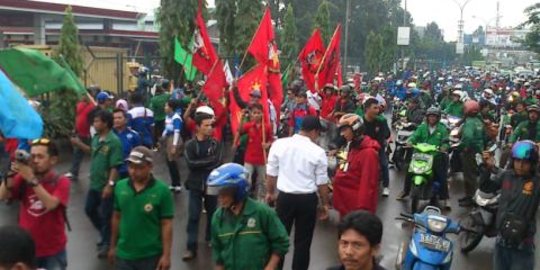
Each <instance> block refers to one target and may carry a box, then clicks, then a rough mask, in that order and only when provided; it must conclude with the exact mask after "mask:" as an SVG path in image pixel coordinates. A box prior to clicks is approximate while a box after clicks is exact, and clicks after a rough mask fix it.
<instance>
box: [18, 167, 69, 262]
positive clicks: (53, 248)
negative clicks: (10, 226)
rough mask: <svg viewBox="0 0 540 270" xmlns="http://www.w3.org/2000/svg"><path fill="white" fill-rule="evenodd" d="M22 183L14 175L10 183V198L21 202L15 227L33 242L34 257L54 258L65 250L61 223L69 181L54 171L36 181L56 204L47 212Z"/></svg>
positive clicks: (67, 198) (67, 197)
mask: <svg viewBox="0 0 540 270" xmlns="http://www.w3.org/2000/svg"><path fill="white" fill-rule="evenodd" d="M23 183H25V180H24V179H23V178H22V177H21V176H20V175H16V176H15V178H14V181H13V188H12V195H13V198H14V199H17V200H19V201H20V202H21V204H20V208H19V225H20V226H21V227H22V228H23V229H25V230H27V231H28V232H29V233H30V235H31V236H32V239H34V242H35V243H36V256H37V257H45V256H52V255H56V254H58V253H59V252H61V251H63V250H65V249H66V244H67V236H66V230H65V228H66V225H65V220H64V213H63V211H64V208H66V206H67V205H68V201H69V187H70V184H71V183H70V181H69V179H67V178H66V177H64V176H60V177H58V176H57V175H56V174H55V173H54V172H50V173H48V174H47V175H46V176H45V177H44V179H41V180H40V183H41V185H42V186H43V187H44V188H45V189H46V190H47V191H48V192H49V193H50V194H51V195H52V196H54V197H56V198H58V199H59V200H60V205H59V206H58V207H57V208H56V209H54V210H52V211H50V212H47V209H46V208H45V206H44V205H43V203H42V202H41V201H40V200H39V199H38V197H37V196H36V194H35V193H34V189H33V188H32V187H31V186H30V185H28V184H26V186H25V187H22V186H21V185H22V184H23ZM23 189H24V194H21V192H22V191H23Z"/></svg>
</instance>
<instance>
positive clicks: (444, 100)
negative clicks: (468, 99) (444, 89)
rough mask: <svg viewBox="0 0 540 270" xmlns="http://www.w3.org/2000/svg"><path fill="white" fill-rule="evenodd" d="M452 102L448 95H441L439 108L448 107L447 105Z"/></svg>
mask: <svg viewBox="0 0 540 270" xmlns="http://www.w3.org/2000/svg"><path fill="white" fill-rule="evenodd" d="M451 102H452V99H451V98H449V97H443V99H442V100H441V105H440V107H441V110H443V111H444V110H446V108H448V105H450V103H451Z"/></svg>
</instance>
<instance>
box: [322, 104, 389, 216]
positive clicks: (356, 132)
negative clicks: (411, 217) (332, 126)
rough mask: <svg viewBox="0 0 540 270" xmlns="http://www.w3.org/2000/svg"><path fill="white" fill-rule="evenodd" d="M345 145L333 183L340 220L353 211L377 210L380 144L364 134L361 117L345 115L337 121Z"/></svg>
mask: <svg viewBox="0 0 540 270" xmlns="http://www.w3.org/2000/svg"><path fill="white" fill-rule="evenodd" d="M338 126H339V133H340V136H341V141H342V143H340V144H342V145H341V146H340V150H339V152H338V153H337V159H338V167H337V171H336V174H335V176H334V181H333V188H334V190H333V196H332V198H333V200H334V203H333V206H334V208H335V209H336V210H337V211H338V212H339V214H340V216H341V217H344V216H346V215H347V214H348V213H349V212H351V211H354V210H360V209H362V210H368V211H370V212H371V213H375V212H376V211H377V201H378V198H379V193H378V191H379V173H380V169H379V148H380V146H379V143H377V141H375V140H374V139H372V138H370V137H369V136H364V135H363V128H364V127H363V121H362V118H360V117H359V116H357V115H356V114H345V115H344V116H342V117H341V119H340V120H339V122H338Z"/></svg>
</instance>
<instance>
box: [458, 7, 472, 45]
mask: <svg viewBox="0 0 540 270" xmlns="http://www.w3.org/2000/svg"><path fill="white" fill-rule="evenodd" d="M471 1H472V0H466V1H465V2H464V3H463V4H460V3H459V2H458V1H457V0H454V2H455V3H456V4H457V5H458V7H459V12H460V13H459V14H460V15H459V21H458V42H457V46H463V27H464V25H465V22H464V21H463V10H465V7H466V6H467V4H468V3H469V2H471Z"/></svg>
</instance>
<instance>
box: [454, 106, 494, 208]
mask: <svg viewBox="0 0 540 270" xmlns="http://www.w3.org/2000/svg"><path fill="white" fill-rule="evenodd" d="M479 112H480V105H479V104H478V102H476V101H474V100H468V101H467V102H465V105H464V113H465V118H464V122H463V126H462V130H461V143H460V145H459V148H458V149H459V150H460V152H461V154H460V157H461V162H462V164H463V178H464V187H465V197H463V198H461V199H459V200H458V201H459V205H460V206H463V207H469V206H471V205H473V200H472V196H473V195H474V192H476V189H477V186H478V183H477V179H476V176H477V174H478V164H477V163H476V154H477V153H481V152H482V151H483V150H484V144H485V140H486V138H487V136H486V131H485V127H484V123H483V122H482V120H481V119H480V118H479V117H478V113H479Z"/></svg>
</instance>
